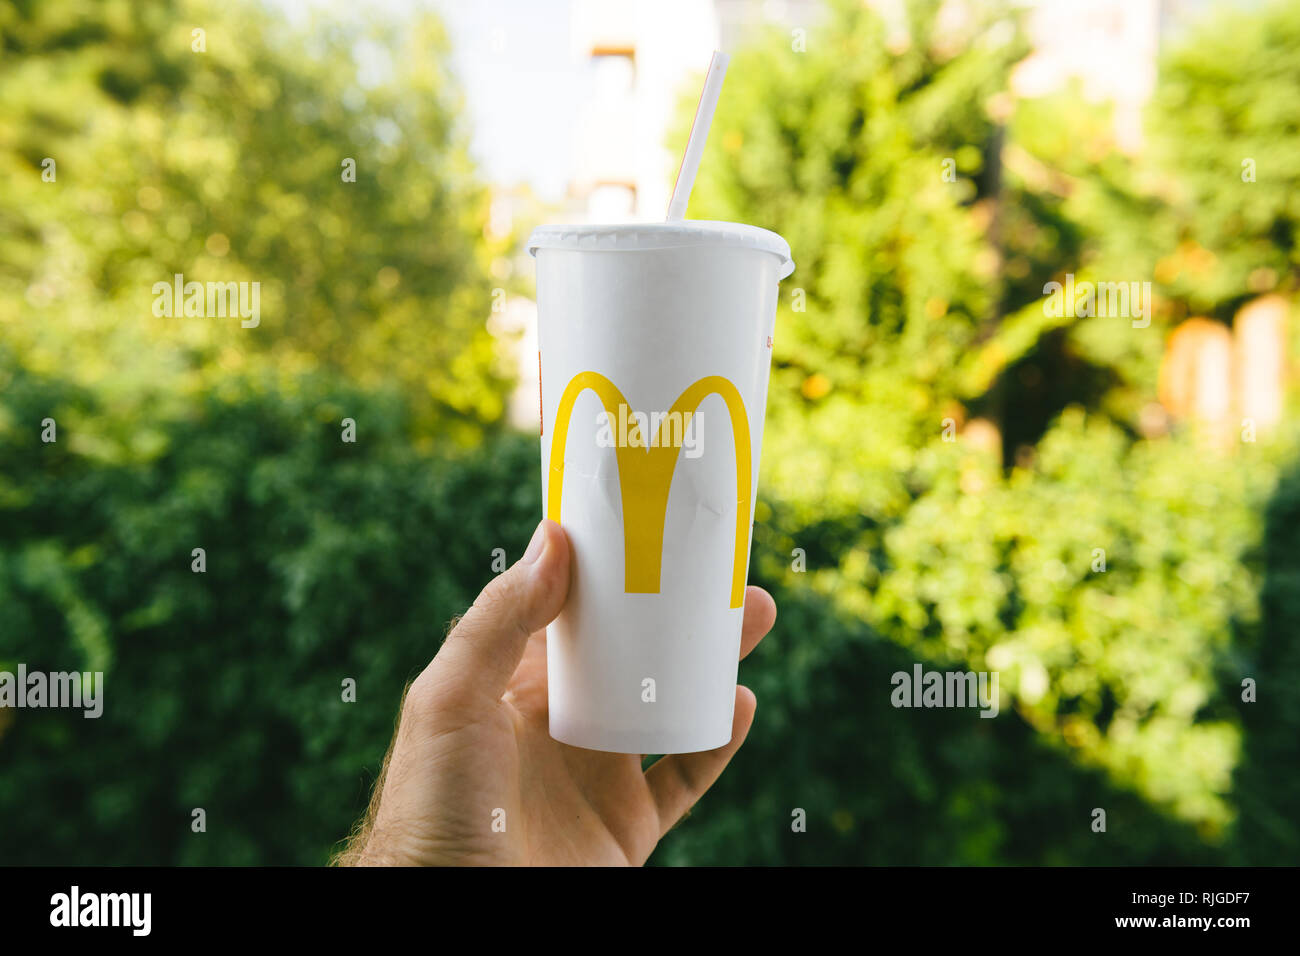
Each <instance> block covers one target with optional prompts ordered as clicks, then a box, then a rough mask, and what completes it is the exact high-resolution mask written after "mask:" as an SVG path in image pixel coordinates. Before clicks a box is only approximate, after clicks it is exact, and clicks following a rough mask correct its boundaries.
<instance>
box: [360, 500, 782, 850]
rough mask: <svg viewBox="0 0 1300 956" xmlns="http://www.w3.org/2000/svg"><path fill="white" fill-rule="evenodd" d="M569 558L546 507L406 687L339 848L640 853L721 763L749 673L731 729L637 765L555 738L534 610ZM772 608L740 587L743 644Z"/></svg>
mask: <svg viewBox="0 0 1300 956" xmlns="http://www.w3.org/2000/svg"><path fill="white" fill-rule="evenodd" d="M571 560H572V558H571V552H570V548H569V542H568V538H567V536H566V535H565V533H564V530H563V529H562V528H561V527H560V526H559V525H558V524H556V523H555V522H553V521H543V522H542V523H541V524H540V525H538V528H537V531H536V532H535V533H534V535H533V538H532V540H531V541H530V542H529V545H528V549H527V550H526V551H525V553H524V556H523V557H522V558H520V560H519V562H518V563H517V564H515V565H514V566H512V567H511V568H509V569H508V570H507V571H505V572H503V573H502V574H500V575H499V576H498V577H497V578H496V579H495V580H493V581H492V583H490V584H489V585H488V586H487V587H486V588H484V589H483V593H482V594H480V595H479V596H478V599H477V600H476V601H475V602H474V605H473V607H471V608H470V609H469V611H467V612H466V613H465V615H464V616H463V617H461V618H460V620H459V621H458V622H457V623H456V624H455V626H454V627H453V628H452V630H451V633H450V634H448V635H447V639H446V641H444V642H443V645H442V647H441V649H440V650H439V651H438V653H437V655H436V656H435V657H434V659H433V660H432V661H431V662H430V663H429V665H428V666H427V667H426V668H425V669H424V671H423V672H422V673H421V674H420V675H419V677H417V678H416V679H415V681H414V682H413V683H412V684H411V686H410V688H409V689H408V691H407V694H406V698H405V700H404V701H403V703H402V708H401V715H400V719H399V723H398V727H397V732H396V734H395V735H394V738H393V743H392V745H391V747H390V749H389V753H388V757H387V758H386V759H385V765H384V771H383V772H382V773H381V775H380V779H379V781H378V783H377V784H376V787H375V795H374V798H373V799H372V801H371V806H370V810H369V811H368V812H367V814H366V817H365V818H364V819H363V820H362V821H361V823H360V824H358V827H357V829H356V831H355V832H354V834H353V836H352V838H351V839H350V840H349V842H348V846H347V848H346V849H345V850H344V851H343V852H342V853H341V854H340V856H339V857H338V858H337V859H336V861H335V862H336V863H339V864H342V865H357V866H366V865H379V866H383V865H395V866H437V865H443V866H477V865H540V866H566V865H627V864H631V865H640V864H642V863H644V862H645V861H646V859H647V858H648V857H649V856H650V853H651V851H652V850H654V848H655V845H656V844H657V843H658V842H659V840H660V839H661V838H662V837H663V835H664V834H665V833H667V832H668V830H670V829H671V828H672V827H673V826H674V825H676V824H677V822H678V821H679V820H680V819H681V818H682V817H683V815H685V814H687V813H688V811H689V810H690V808H691V806H692V805H694V803H695V802H696V801H697V800H699V798H700V797H701V796H702V795H703V794H704V792H705V791H706V790H708V789H709V787H710V786H712V785H713V782H714V781H715V780H717V779H718V776H719V775H720V774H721V773H722V771H723V769H724V768H725V767H726V765H727V763H728V761H730V760H731V757H732V755H733V754H735V752H736V751H737V750H738V749H739V748H740V745H741V744H742V743H743V742H744V740H745V735H746V734H747V733H748V732H749V728H750V725H751V724H752V723H753V720H754V708H755V704H756V701H755V698H754V694H753V692H752V691H750V690H749V689H748V688H746V687H737V688H736V708H735V717H734V718H733V722H732V728H731V741H730V742H729V743H727V744H726V745H725V746H723V747H719V748H718V749H716V750H709V751H702V752H700V753H692V754H672V755H669V756H666V757H663V758H661V759H660V760H658V761H656V762H655V763H654V765H653V766H651V767H650V768H649V769H648V770H642V758H641V757H640V756H638V755H637V754H615V753H605V752H603V751H596V750H584V749H582V748H579V747H571V746H569V745H567V744H562V743H560V742H558V741H556V740H554V739H552V737H551V735H550V733H549V731H548V729H547V700H546V625H547V624H548V623H550V622H551V621H552V620H554V619H555V617H556V615H558V614H559V612H560V608H561V607H562V606H563V604H564V599H565V596H566V594H567V593H568V588H569V567H570V562H571ZM775 620H776V604H775V602H774V601H773V600H772V597H771V595H769V594H768V593H767V592H766V591H764V590H763V589H761V588H757V587H750V588H748V589H747V590H746V593H745V611H744V625H743V630H742V636H741V647H740V656H741V658H744V657H745V655H746V654H748V653H749V652H750V651H751V650H753V649H754V647H755V645H757V644H758V642H759V641H760V640H762V638H763V636H764V635H765V634H767V632H768V631H769V630H770V629H771V627H772V624H773V622H774V621H775ZM494 824H495V826H494Z"/></svg>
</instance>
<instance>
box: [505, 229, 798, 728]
mask: <svg viewBox="0 0 1300 956" xmlns="http://www.w3.org/2000/svg"><path fill="white" fill-rule="evenodd" d="M528 249H529V251H530V252H531V253H533V254H534V255H535V256H536V257H537V311H538V344H539V359H538V361H539V365H540V378H541V381H540V387H541V419H542V422H541V428H542V434H541V448H542V502H543V509H544V513H545V515H546V517H548V518H552V519H554V520H558V521H559V523H560V524H561V525H563V527H564V529H565V531H566V532H567V533H568V537H569V541H570V543H571V545H572V549H573V564H572V583H571V588H570V591H569V598H568V601H567V603H566V604H565V606H564V610H563V611H562V612H561V613H560V616H559V617H558V618H557V619H556V621H555V622H554V623H553V624H552V625H551V626H550V627H549V628H548V629H547V641H546V663H547V682H548V687H549V704H550V732H551V736H552V737H554V738H555V739H556V740H559V741H561V742H563V743H567V744H572V745H574V746H578V747H586V748H588V749H591V750H608V751H615V752H619V753H644V754H651V753H654V754H666V753H688V752H692V751H697V750H711V749H713V748H714V747H720V746H722V745H723V744H725V743H727V742H728V741H729V740H730V739H731V720H732V710H733V707H734V704H735V693H736V665H737V655H738V654H739V650H740V628H741V619H742V616H743V614H744V611H743V606H742V605H743V602H744V591H745V580H746V576H747V572H748V566H749V545H750V536H751V532H752V529H753V520H754V508H753V505H754V502H755V500H756V494H757V489H758V463H759V453H760V450H761V448H762V441H763V419H764V413H765V410H766V404H767V381H768V373H769V370H770V359H771V348H772V334H773V324H774V322H775V319H776V300H777V284H778V282H779V281H780V280H781V279H783V278H785V277H786V276H787V275H789V274H790V272H791V271H792V270H793V269H794V263H793V262H792V261H791V258H790V248H789V246H788V245H787V244H786V242H785V240H784V239H782V238H781V237H780V236H778V235H776V234H775V233H772V232H768V231H767V230H765V229H759V228H756V227H754V226H746V225H741V224H737V223H723V222H702V221H685V222H675V223H653V224H638V225H629V226H543V227H541V228H539V229H538V230H537V231H535V232H534V233H533V235H532V236H531V237H530V238H529V241H528ZM674 412H675V413H676V415H675V417H674V415H673V414H672V413H674ZM602 413H603V416H602ZM635 413H644V415H645V416H646V417H645V419H644V421H643V422H642V423H641V424H643V425H645V426H649V427H647V428H641V427H639V426H638V425H637V424H636V422H637V416H636V415H635ZM656 413H658V414H657V417H656ZM646 432H649V435H650V436H651V437H648V438H647V436H646ZM646 444H649V445H650V446H651V447H649V448H648V449H647V447H645V445H646ZM656 445H657V446H658V447H654V446H656ZM620 446H621V447H620Z"/></svg>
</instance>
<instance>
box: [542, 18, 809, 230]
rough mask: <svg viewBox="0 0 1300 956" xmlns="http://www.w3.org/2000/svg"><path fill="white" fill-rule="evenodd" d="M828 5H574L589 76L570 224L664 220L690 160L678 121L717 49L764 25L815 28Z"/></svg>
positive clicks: (574, 43) (574, 47)
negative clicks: (677, 148)
mask: <svg viewBox="0 0 1300 956" xmlns="http://www.w3.org/2000/svg"><path fill="white" fill-rule="evenodd" d="M822 10H823V4H822V2H821V0H625V2H621V3H611V2H609V0H574V2H573V7H572V20H571V26H570V34H571V55H572V56H573V58H574V62H575V65H576V68H577V69H579V70H581V71H582V72H583V74H584V76H585V78H586V82H585V83H584V84H583V85H584V87H585V88H586V89H587V90H588V96H587V99H586V101H585V102H584V103H582V104H581V106H580V107H579V109H580V114H579V119H578V135H577V138H576V142H575V143H574V146H573V149H574V155H573V178H572V180H571V182H570V185H569V196H568V208H567V210H566V211H567V212H568V213H569V214H570V215H569V216H568V217H567V218H570V219H572V220H573V221H579V222H583V221H585V222H635V221H643V222H644V221H652V220H656V219H662V218H663V217H664V214H665V212H666V211H667V209H668V200H669V197H670V196H671V194H672V187H673V183H674V181H675V180H676V175H677V166H678V164H679V162H680V160H681V157H680V156H674V155H673V154H672V153H671V152H669V150H668V147H667V140H668V138H669V134H670V127H671V124H672V123H673V122H674V121H675V120H676V119H677V118H678V112H677V106H678V103H679V101H680V100H681V99H682V98H683V97H690V96H692V95H694V92H695V90H696V88H697V87H698V84H699V83H700V82H702V81H703V77H704V72H705V70H706V69H707V68H708V65H709V58H710V57H711V56H712V54H713V51H714V50H715V49H721V50H724V51H726V52H732V51H734V50H736V49H737V48H738V47H739V46H741V45H742V44H743V43H744V42H745V41H746V40H747V39H748V38H749V36H750V35H751V34H752V33H753V31H754V30H756V29H757V28H759V27H761V26H762V25H764V24H768V23H771V24H776V25H780V26H803V27H804V28H807V27H809V26H811V25H813V24H814V23H815V22H816V20H817V18H818V17H820V15H821V12H822Z"/></svg>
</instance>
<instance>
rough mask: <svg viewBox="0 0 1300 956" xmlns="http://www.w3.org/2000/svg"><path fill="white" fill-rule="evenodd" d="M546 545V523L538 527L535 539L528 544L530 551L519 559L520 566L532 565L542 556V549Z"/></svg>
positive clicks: (534, 535) (534, 534)
mask: <svg viewBox="0 0 1300 956" xmlns="http://www.w3.org/2000/svg"><path fill="white" fill-rule="evenodd" d="M545 545H546V522H544V521H543V522H541V523H539V524H538V525H537V530H536V531H534V532H533V539H532V540H531V541H529V542H528V550H526V551H525V552H524V556H523V557H522V558H520V559H519V563H520V564H532V563H533V562H534V561H536V560H537V559H538V558H540V557H541V556H542V548H543V547H544V546H545Z"/></svg>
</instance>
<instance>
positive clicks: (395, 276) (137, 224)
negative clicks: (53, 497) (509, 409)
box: [0, 0, 503, 439]
mask: <svg viewBox="0 0 1300 956" xmlns="http://www.w3.org/2000/svg"><path fill="white" fill-rule="evenodd" d="M195 30H203V31H204V34H203V36H202V37H201V38H196V37H195V36H194V31H195ZM200 39H201V41H202V46H203V50H202V51H196V50H195V49H194V47H195V46H196V45H197V44H199V42H200ZM0 49H3V54H4V55H3V65H0V112H2V113H3V115H4V116H5V117H6V121H5V124H4V126H3V127H0V329H3V330H4V334H5V336H6V338H7V339H10V340H14V341H17V342H18V343H21V344H22V346H23V348H24V352H25V354H26V355H27V360H28V361H29V362H30V363H32V364H34V365H35V366H37V367H39V368H42V369H46V370H52V369H56V368H58V369H64V370H71V371H72V374H74V375H75V376H76V377H77V379H78V380H80V381H89V380H91V379H97V380H102V381H103V383H104V384H105V385H109V386H111V385H113V384H123V383H126V384H129V383H130V382H131V381H133V380H136V379H140V378H145V377H147V378H150V379H156V377H157V375H158V373H159V371H160V366H161V370H163V371H165V372H169V373H171V372H175V373H177V374H182V373H188V380H185V381H179V382H177V383H174V384H173V386H172V388H173V389H175V388H181V387H183V386H185V385H186V384H189V385H192V386H193V387H198V388H204V387H207V386H208V384H209V381H210V378H211V375H212V374H215V375H221V374H225V373H227V372H229V371H240V370H243V369H246V368H250V369H254V370H256V369H260V368H265V367H268V366H270V367H274V368H276V369H279V370H281V371H289V372H296V371H303V370H308V371H309V370H313V369H316V368H324V369H326V370H337V371H342V372H344V373H346V374H347V376H348V377H349V378H350V379H351V380H353V381H355V382H357V383H358V384H359V385H362V386H365V387H376V386H378V385H381V384H383V383H394V382H395V383H400V384H402V385H403V386H405V387H406V388H407V390H408V391H409V393H410V395H411V397H412V401H413V402H414V403H415V405H416V408H417V411H418V412H419V413H420V417H419V419H418V421H419V422H420V423H421V424H423V425H426V426H429V425H432V424H433V423H438V424H439V425H440V426H442V427H444V428H450V427H452V426H453V425H456V424H458V423H459V424H462V428H461V432H462V435H461V437H462V438H466V439H472V438H473V436H475V435H477V434H478V433H479V429H478V427H477V423H479V422H482V421H491V420H495V419H496V418H498V417H499V416H500V415H501V413H502V410H503V405H502V395H501V388H500V384H501V383H500V382H499V381H498V380H497V379H496V377H495V375H494V373H493V366H494V363H493V361H492V345H491V339H490V337H489V336H488V334H487V332H486V330H485V328H484V325H483V316H484V315H486V314H488V312H489V310H490V308H491V305H492V300H491V287H492V285H493V283H492V282H490V281H489V280H488V278H487V275H486V272H485V269H486V256H487V250H486V249H485V248H484V239H483V226H484V222H485V220H486V215H487V193H486V190H485V189H483V188H481V187H480V186H479V185H478V183H477V182H476V180H475V178H474V173H473V170H472V168H471V165H470V162H469V158H468V154H467V151H466V146H465V143H466V135H465V133H464V131H463V130H462V126H461V122H462V121H461V119H460V113H461V94H460V93H459V91H458V89H457V88H456V86H455V84H454V83H453V81H452V78H451V76H450V75H449V73H448V68H447V61H448V59H449V57H448V56H447V51H448V41H447V38H446V35H445V32H444V30H443V28H442V26H441V24H440V23H439V22H438V21H437V20H436V19H434V18H433V17H431V16H427V15H426V16H421V17H418V18H416V19H415V20H413V21H412V22H410V23H407V24H403V25H401V26H397V25H393V24H385V23H383V22H382V21H377V20H376V21H371V20H360V21H358V22H355V23H354V22H320V23H318V24H317V25H316V27H315V28H314V29H312V30H310V31H309V32H303V31H297V30H294V29H291V28H290V27H288V26H287V25H286V24H284V23H283V22H282V21H281V20H279V19H277V18H275V17H274V16H272V15H271V14H270V13H267V12H265V11H263V10H262V9H260V8H259V7H257V6H255V5H253V4H249V3H236V4H214V3H205V2H201V0H200V2H193V3H190V2H180V0H177V2H171V0H168V2H150V3H145V4H136V3H131V2H128V0H106V2H99V0H86V2H58V3H44V2H24V3H18V4H6V5H4V6H3V7H0ZM46 157H48V158H51V159H53V160H54V162H55V167H54V171H55V174H56V177H57V178H56V179H55V181H54V182H43V181H42V178H41V173H42V162H43V160H44V159H45V158H46ZM347 159H352V160H354V161H355V164H356V177H355V182H348V181H345V180H344V178H343V174H344V171H345V167H344V161H345V160H347ZM178 273H179V274H183V275H184V276H185V279H186V281H198V282H225V281H246V282H258V283H260V290H261V292H260V294H261V324H260V325H259V326H258V327H257V328H249V329H245V328H241V327H240V323H239V321H237V320H231V319H222V318H212V317H208V318H205V319H194V318H188V319H187V318H184V317H179V318H157V317H155V316H154V314H153V302H154V295H153V292H152V289H153V285H154V283H155V282H158V281H170V280H171V277H172V276H173V275H175V274H178ZM210 373H211V374H210Z"/></svg>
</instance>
